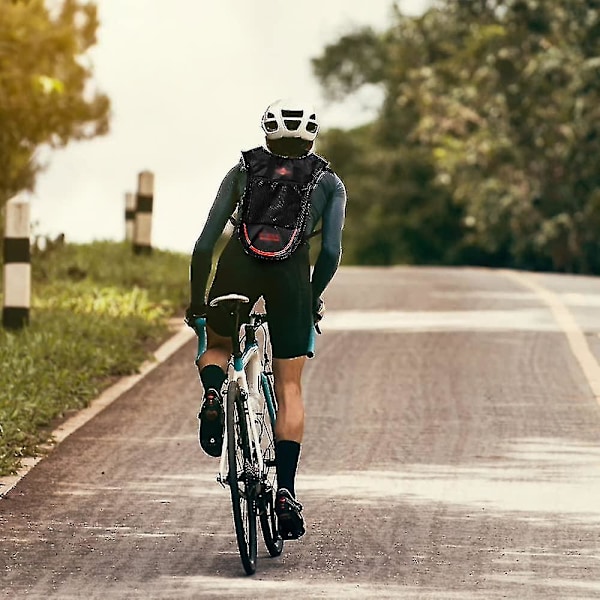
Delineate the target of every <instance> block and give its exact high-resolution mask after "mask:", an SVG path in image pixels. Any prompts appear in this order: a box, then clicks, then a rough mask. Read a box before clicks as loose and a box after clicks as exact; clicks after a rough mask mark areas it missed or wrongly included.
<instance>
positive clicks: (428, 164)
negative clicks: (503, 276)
mask: <svg viewBox="0 0 600 600" xmlns="http://www.w3.org/2000/svg"><path fill="white" fill-rule="evenodd" d="M599 34H600V3H598V2H597V1H595V0H551V1H548V2H540V1H539V0H469V1H466V0H444V1H442V0H439V1H438V2H437V3H436V4H435V6H434V8H432V9H431V10H429V11H428V12H426V13H425V14H424V15H422V16H421V17H417V18H414V17H406V16H404V15H402V14H401V13H400V12H399V11H398V10H397V9H396V11H395V18H394V24H393V26H392V27H391V28H390V29H389V30H388V31H386V32H384V33H381V34H375V33H374V32H372V31H370V30H362V31H360V32H357V33H356V34H354V35H353V36H345V37H344V38H342V39H341V40H339V41H338V42H337V43H335V44H332V45H330V46H328V47H327V48H326V49H325V52H324V53H323V55H322V56H321V57H319V58H318V59H316V60H315V61H314V67H315V73H316V74H317V76H318V77H319V79H320V81H321V82H322V83H323V85H324V87H325V90H326V91H328V92H329V93H330V94H331V96H332V97H340V96H343V95H344V94H351V93H354V92H355V91H356V90H357V89H359V88H360V87H361V86H363V85H365V84H375V85H378V86H380V87H381V89H382V90H383V91H384V102H383V105H382V108H381V111H380V114H379V115H378V117H377V119H376V120H375V121H374V122H373V123H372V124H371V126H370V127H368V128H366V129H367V130H368V131H369V135H368V136H364V135H362V134H361V132H329V133H328V135H327V136H324V137H325V139H324V146H325V149H324V152H323V153H324V154H325V155H328V154H329V153H332V154H333V155H334V156H336V159H337V161H339V164H337V168H338V169H339V170H340V171H345V172H346V178H347V180H348V181H347V182H348V188H349V190H350V198H351V203H350V206H349V213H350V211H351V210H352V208H351V206H352V203H354V204H355V206H356V207H357V209H356V210H357V218H356V219H353V218H349V219H348V236H347V240H348V241H349V243H350V247H349V254H350V256H351V257H352V259H353V260H359V261H366V262H371V261H372V260H373V256H374V255H373V254H371V253H370V256H367V257H365V256H363V257H360V256H359V255H358V254H357V250H356V248H355V244H356V243H359V242H360V243H362V249H361V250H360V251H363V250H364V236H363V237H361V235H360V232H358V231H357V230H358V229H359V228H363V231H364V233H365V235H367V233H368V228H369V222H370V221H373V222H374V225H373V227H372V230H373V231H374V232H375V231H377V230H379V231H381V236H382V237H387V238H390V237H393V236H392V235H391V234H390V232H388V231H386V228H389V227H392V226H393V227H396V228H397V231H398V236H397V239H396V240H395V241H392V242H390V243H392V244H393V245H394V247H395V248H396V251H395V253H394V251H386V252H387V255H389V256H392V257H394V254H395V258H392V260H396V261H402V260H404V261H407V262H430V261H432V260H433V261H437V262H440V263H448V262H450V263H457V262H458V263H460V262H471V263H482V264H488V265H503V266H516V267H521V268H533V269H554V270H565V271H576V272H591V273H600V258H599V257H600V252H599V250H600V242H598V240H597V235H596V230H597V225H598V221H599V219H600V216H599V215H598V196H599V194H600V176H599V174H598V169H597V164H596V163H597V156H598V155H599V154H600V129H599V125H598V123H600V98H599V93H600V35H599ZM349 40H352V42H353V44H355V49H354V51H353V52H352V53H349V52H347V50H348V47H349V46H348V43H349ZM344 136H346V137H348V138H353V137H354V136H356V140H354V141H349V140H347V141H345V142H344V143H342V142H341V140H343V139H344ZM340 149H341V150H342V152H341V154H340V152H339V151H340ZM365 155H366V157H365ZM361 156H363V158H362V159H361V158H357V157H361ZM401 165H405V168H404V169H402V168H401ZM424 174H426V175H425V176H424ZM367 182H368V183H369V185H367ZM351 184H352V185H351ZM415 190H420V193H415ZM388 197H394V198H395V199H396V201H395V203H394V202H390V201H388V200H386V198H388ZM375 204H377V206H375ZM377 213H379V215H378V214H377ZM363 217H364V219H365V222H366V225H365V224H364V223H363V222H362V221H361V219H362V218H363ZM432 218H433V222H434V225H433V226H432V224H431V219H432ZM414 230H420V233H418V234H417V235H416V236H415V235H413V236H411V235H410V232H411V231H413V232H414ZM367 237H369V238H371V237H372V236H371V235H370V234H369V235H368V236H367ZM402 257H404V259H403V258H402Z"/></svg>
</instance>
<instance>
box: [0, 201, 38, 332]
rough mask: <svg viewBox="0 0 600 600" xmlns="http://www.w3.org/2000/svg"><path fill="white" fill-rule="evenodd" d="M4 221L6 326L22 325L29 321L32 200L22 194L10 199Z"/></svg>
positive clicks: (3, 319)
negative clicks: (30, 209) (29, 200)
mask: <svg viewBox="0 0 600 600" xmlns="http://www.w3.org/2000/svg"><path fill="white" fill-rule="evenodd" d="M5 215H6V221H5V225H4V242H3V254H4V286H3V287H4V306H3V308H2V326H3V327H4V328H5V329H21V328H23V327H24V326H25V325H27V324H28V323H29V307H30V304H31V248H30V242H29V230H30V216H29V202H28V201H27V200H26V199H25V198H23V197H20V196H16V197H15V198H12V199H11V200H9V201H8V202H7V203H6V213H5Z"/></svg>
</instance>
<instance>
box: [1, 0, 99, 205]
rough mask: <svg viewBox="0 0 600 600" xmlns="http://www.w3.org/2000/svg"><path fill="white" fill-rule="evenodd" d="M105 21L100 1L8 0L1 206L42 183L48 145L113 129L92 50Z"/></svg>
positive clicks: (3, 14) (3, 18)
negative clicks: (42, 154)
mask: <svg viewBox="0 0 600 600" xmlns="http://www.w3.org/2000/svg"><path fill="white" fill-rule="evenodd" d="M97 27H98V18H97V10H96V6H95V5H94V4H93V3H88V2H80V1H78V0H62V1H60V2H54V4H53V7H52V8H48V7H47V6H46V4H45V3H44V1H43V0H0V210H1V209H2V207H3V206H4V204H5V203H6V201H7V200H9V199H10V198H11V197H12V196H13V195H14V194H16V193H17V192H19V191H22V190H26V189H32V188H33V187H34V184H35V177H36V174H37V173H38V172H39V171H40V169H41V167H42V165H40V163H39V159H38V156H37V153H36V151H37V150H38V148H40V146H42V145H49V146H51V147H60V146H64V145H66V144H67V143H68V142H69V141H70V140H81V139H89V138H92V137H94V136H96V135H101V134H104V133H106V132H107V131H108V119H109V107H110V104H109V100H108V98H107V96H105V95H104V94H102V93H100V92H99V91H97V90H94V89H93V85H92V81H91V76H92V68H91V66H90V64H89V61H88V60H86V56H85V55H86V52H87V50H88V49H89V48H90V47H91V46H93V45H94V44H95V43H96V29H97Z"/></svg>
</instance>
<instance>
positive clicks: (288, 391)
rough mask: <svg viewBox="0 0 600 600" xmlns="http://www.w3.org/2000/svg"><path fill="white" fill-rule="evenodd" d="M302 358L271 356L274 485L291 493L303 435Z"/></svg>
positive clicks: (293, 493) (293, 492)
mask: <svg viewBox="0 0 600 600" xmlns="http://www.w3.org/2000/svg"><path fill="white" fill-rule="evenodd" d="M305 363H306V357H305V356H302V357H299V358H288V359H282V358H275V359H273V376H274V383H275V397H276V398H277V405H278V411H277V422H276V425H275V439H276V440H277V444H276V462H277V484H278V487H279V488H286V489H287V490H289V491H290V493H291V494H292V496H295V493H296V492H295V479H296V470H297V468H298V460H299V458H300V444H301V442H302V436H303V435H304V402H303V400H302V385H301V379H302V370H303V368H304V364H305Z"/></svg>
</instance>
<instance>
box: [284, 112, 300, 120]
mask: <svg viewBox="0 0 600 600" xmlns="http://www.w3.org/2000/svg"><path fill="white" fill-rule="evenodd" d="M303 114H304V111H303V110H282V111H281V116H282V117H295V118H296V119H301V118H302V115H303Z"/></svg>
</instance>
